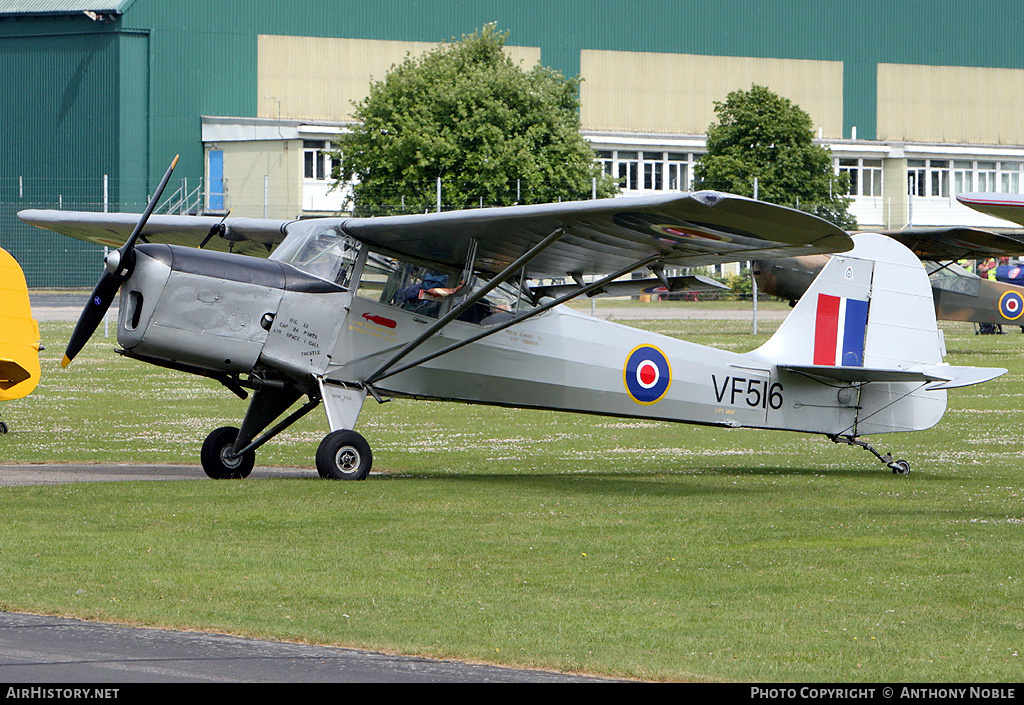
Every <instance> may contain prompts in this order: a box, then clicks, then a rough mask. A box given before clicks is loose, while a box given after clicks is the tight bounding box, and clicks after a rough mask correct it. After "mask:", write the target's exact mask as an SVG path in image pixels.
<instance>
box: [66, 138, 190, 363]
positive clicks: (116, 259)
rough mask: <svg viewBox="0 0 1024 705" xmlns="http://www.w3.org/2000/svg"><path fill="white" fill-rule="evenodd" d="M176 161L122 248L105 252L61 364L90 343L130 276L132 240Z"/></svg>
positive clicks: (132, 258)
mask: <svg viewBox="0 0 1024 705" xmlns="http://www.w3.org/2000/svg"><path fill="white" fill-rule="evenodd" d="M177 164H178V156H177V155H175V157H174V159H173V161H171V165H170V166H169V167H167V171H166V173H164V178H163V179H161V180H160V185H159V186H157V189H156V192H155V193H154V194H153V197H152V198H150V199H149V204H147V205H146V210H145V211H144V212H143V214H142V217H141V218H139V222H138V224H136V226H135V229H134V230H133V231H132V234H131V235H130V236H129V237H128V239H127V240H125V243H124V244H123V245H121V247H119V248H118V249H116V250H113V251H111V252H110V253H109V254H107V257H106V259H105V260H104V265H105V266H106V268H107V271H105V272H104V273H103V276H101V277H100V280H99V282H97V284H96V288H95V289H93V291H92V296H91V297H89V301H88V302H87V303H86V304H85V309H83V311H82V315H81V316H79V318H78V323H77V324H76V325H75V330H74V332H72V333H71V339H70V340H69V341H68V347H67V349H66V350H65V351H64V359H63V360H62V361H61V363H60V364H61V366H62V367H67V366H68V365H70V364H71V361H72V360H74V359H75V356H76V355H77V354H78V353H79V352H81V350H82V348H83V347H85V344H86V343H87V342H89V338H91V337H92V334H93V333H94V332H95V331H96V327H97V326H99V324H100V321H102V320H103V316H105V315H106V313H107V309H109V308H110V304H112V303H113V302H114V297H115V296H117V291H118V289H120V288H121V285H122V284H123V283H124V282H125V281H126V280H127V279H128V277H130V276H131V273H132V268H133V267H134V265H135V243H136V241H137V240H138V239H139V235H140V234H141V233H142V229H143V228H144V227H145V226H146V221H147V220H149V216H150V215H151V214H152V213H153V209H154V208H156V204H157V202H158V201H159V200H160V196H161V195H162V194H163V192H164V187H166V186H167V182H168V180H170V178H171V172H173V171H174V167H175V166H177Z"/></svg>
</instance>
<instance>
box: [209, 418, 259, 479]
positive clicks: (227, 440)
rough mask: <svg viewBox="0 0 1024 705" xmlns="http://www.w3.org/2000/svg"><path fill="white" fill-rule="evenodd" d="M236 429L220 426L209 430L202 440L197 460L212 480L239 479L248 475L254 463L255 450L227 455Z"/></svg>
mask: <svg viewBox="0 0 1024 705" xmlns="http://www.w3.org/2000/svg"><path fill="white" fill-rule="evenodd" d="M236 438H238V429H237V428H234V427H233V426H222V427H221V428H218V429H216V430H215V431H213V432H211V433H210V435H209V436H207V437H206V440H205V441H203V449H202V450H201V451H200V452H199V460H200V462H202V464H203V471H204V472H205V473H206V474H207V475H209V476H210V477H212V478H213V479H214V480H241V479H244V478H246V477H249V473H251V472H252V468H253V466H254V465H255V464H256V452H255V451H249V452H248V453H242V454H241V455H240V456H238V457H236V458H232V457H230V456H229V453H230V451H231V448H232V446H234V445H235V439H236Z"/></svg>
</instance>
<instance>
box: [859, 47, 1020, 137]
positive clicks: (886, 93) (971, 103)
mask: <svg viewBox="0 0 1024 705" xmlns="http://www.w3.org/2000/svg"><path fill="white" fill-rule="evenodd" d="M1022 114H1024V70H1021V69H993V68H977V67H964V66H917V65H908V64H879V65H878V118H877V119H878V124H877V138H878V139H879V140H907V141H916V142H945V143H953V144H1022V143H1024V121H1022V120H1021V115H1022Z"/></svg>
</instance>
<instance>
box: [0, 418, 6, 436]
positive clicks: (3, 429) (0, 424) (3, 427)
mask: <svg viewBox="0 0 1024 705" xmlns="http://www.w3.org/2000/svg"><path fill="white" fill-rule="evenodd" d="M0 433H7V424H5V423H4V422H3V421H0Z"/></svg>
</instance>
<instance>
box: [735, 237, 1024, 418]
mask: <svg viewBox="0 0 1024 705" xmlns="http://www.w3.org/2000/svg"><path fill="white" fill-rule="evenodd" d="M853 240H854V248H853V250H851V251H850V252H846V253H843V254H837V255H833V256H832V258H831V259H830V260H829V263H828V264H827V265H826V266H825V268H824V269H823V270H822V271H821V272H820V273H819V274H818V276H817V277H816V278H815V280H814V281H813V282H812V283H811V286H810V287H809V288H808V289H807V291H806V292H805V293H804V295H803V296H802V297H801V299H800V301H799V302H798V303H797V305H796V307H795V308H794V309H793V312H792V313H791V314H790V315H789V317H788V318H787V319H786V320H785V321H784V322H783V323H782V325H781V326H780V327H779V329H778V330H777V331H776V333H775V335H774V336H772V338H771V339H770V340H769V341H768V342H767V343H765V344H764V345H762V346H761V347H760V348H758V349H757V350H756V351H754V352H753V353H752V354H753V355H754V356H756V357H758V358H760V359H762V360H764V361H766V362H770V363H773V364H774V365H776V366H777V367H778V368H779V369H780V370H787V371H791V372H796V373H799V374H801V375H804V376H807V377H812V378H815V379H819V380H823V381H826V382H827V383H833V384H834V383H837V382H838V383H844V384H849V385H856V386H858V387H859V388H860V389H861V404H860V407H861V408H862V409H863V411H864V413H862V414H859V419H860V420H859V422H858V423H859V427H858V428H856V429H855V431H854V433H853V435H857V433H879V432H884V431H904V430H916V429H921V428H928V427H930V426H932V425H934V424H935V423H937V422H938V421H939V419H940V418H942V414H943V412H944V411H945V402H946V400H945V391H944V390H946V389H950V388H953V387H959V386H965V385H968V384H977V383H979V382H984V381H987V380H989V379H992V378H993V377H997V376H998V375H1000V374H1003V373H1004V372H1006V370H1002V369H983V368H973V367H951V366H949V365H946V364H944V363H943V362H942V357H943V355H944V354H945V345H944V343H943V339H942V333H941V331H940V330H939V328H938V325H937V323H936V320H935V306H934V303H933V301H932V290H931V284H930V283H929V281H928V275H927V273H926V272H925V270H924V267H923V266H922V265H921V261H920V260H919V259H918V258H917V256H916V255H914V253H913V252H911V251H910V250H909V249H907V248H906V247H904V246H903V245H902V244H900V243H898V242H896V241H895V240H893V239H892V238H888V237H886V236H884V235H877V234H873V233H865V234H861V235H855V236H854V237H853ZM871 382H876V383H880V384H876V385H867V384H866V383H871ZM871 409H874V411H871ZM883 410H884V413H883ZM869 418H870V419H871V421H870V422H869V423H865V422H866V421H867V419H869Z"/></svg>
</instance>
